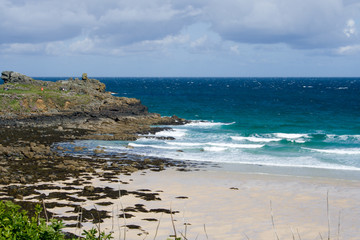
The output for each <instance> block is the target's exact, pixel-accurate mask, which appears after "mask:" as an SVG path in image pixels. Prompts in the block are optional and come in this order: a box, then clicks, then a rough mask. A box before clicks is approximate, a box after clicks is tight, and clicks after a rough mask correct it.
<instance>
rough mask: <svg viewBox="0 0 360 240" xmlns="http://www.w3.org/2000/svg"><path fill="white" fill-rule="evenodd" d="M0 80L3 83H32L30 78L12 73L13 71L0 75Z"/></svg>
mask: <svg viewBox="0 0 360 240" xmlns="http://www.w3.org/2000/svg"><path fill="white" fill-rule="evenodd" d="M1 79H2V80H4V83H25V84H29V83H32V82H33V79H32V78H31V77H28V76H26V75H24V74H21V73H18V72H13V71H4V72H2V73H1Z"/></svg>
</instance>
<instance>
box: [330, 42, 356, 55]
mask: <svg viewBox="0 0 360 240" xmlns="http://www.w3.org/2000/svg"><path fill="white" fill-rule="evenodd" d="M336 53H337V54H339V55H352V54H356V53H360V44H357V45H349V46H343V47H339V48H338V49H337V50H336Z"/></svg>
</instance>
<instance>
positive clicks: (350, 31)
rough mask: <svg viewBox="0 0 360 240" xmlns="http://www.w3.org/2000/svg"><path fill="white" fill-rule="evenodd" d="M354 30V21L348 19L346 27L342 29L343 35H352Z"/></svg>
mask: <svg viewBox="0 0 360 240" xmlns="http://www.w3.org/2000/svg"><path fill="white" fill-rule="evenodd" d="M355 32H356V28H355V21H354V20H353V19H349V20H348V21H347V23H346V27H345V29H344V33H345V35H346V36H347V37H348V38H349V37H351V36H352V35H354V34H355Z"/></svg>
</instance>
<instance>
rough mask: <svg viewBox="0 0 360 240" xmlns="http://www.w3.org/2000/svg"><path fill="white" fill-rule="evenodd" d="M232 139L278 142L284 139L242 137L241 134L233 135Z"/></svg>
mask: <svg viewBox="0 0 360 240" xmlns="http://www.w3.org/2000/svg"><path fill="white" fill-rule="evenodd" d="M231 139H232V140H235V141H249V142H278V141H281V140H282V139H281V138H261V137H240V136H231Z"/></svg>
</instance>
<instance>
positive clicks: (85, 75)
mask: <svg viewBox="0 0 360 240" xmlns="http://www.w3.org/2000/svg"><path fill="white" fill-rule="evenodd" d="M81 79H82V80H83V81H87V80H88V76H87V73H83V74H82V76H81Z"/></svg>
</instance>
